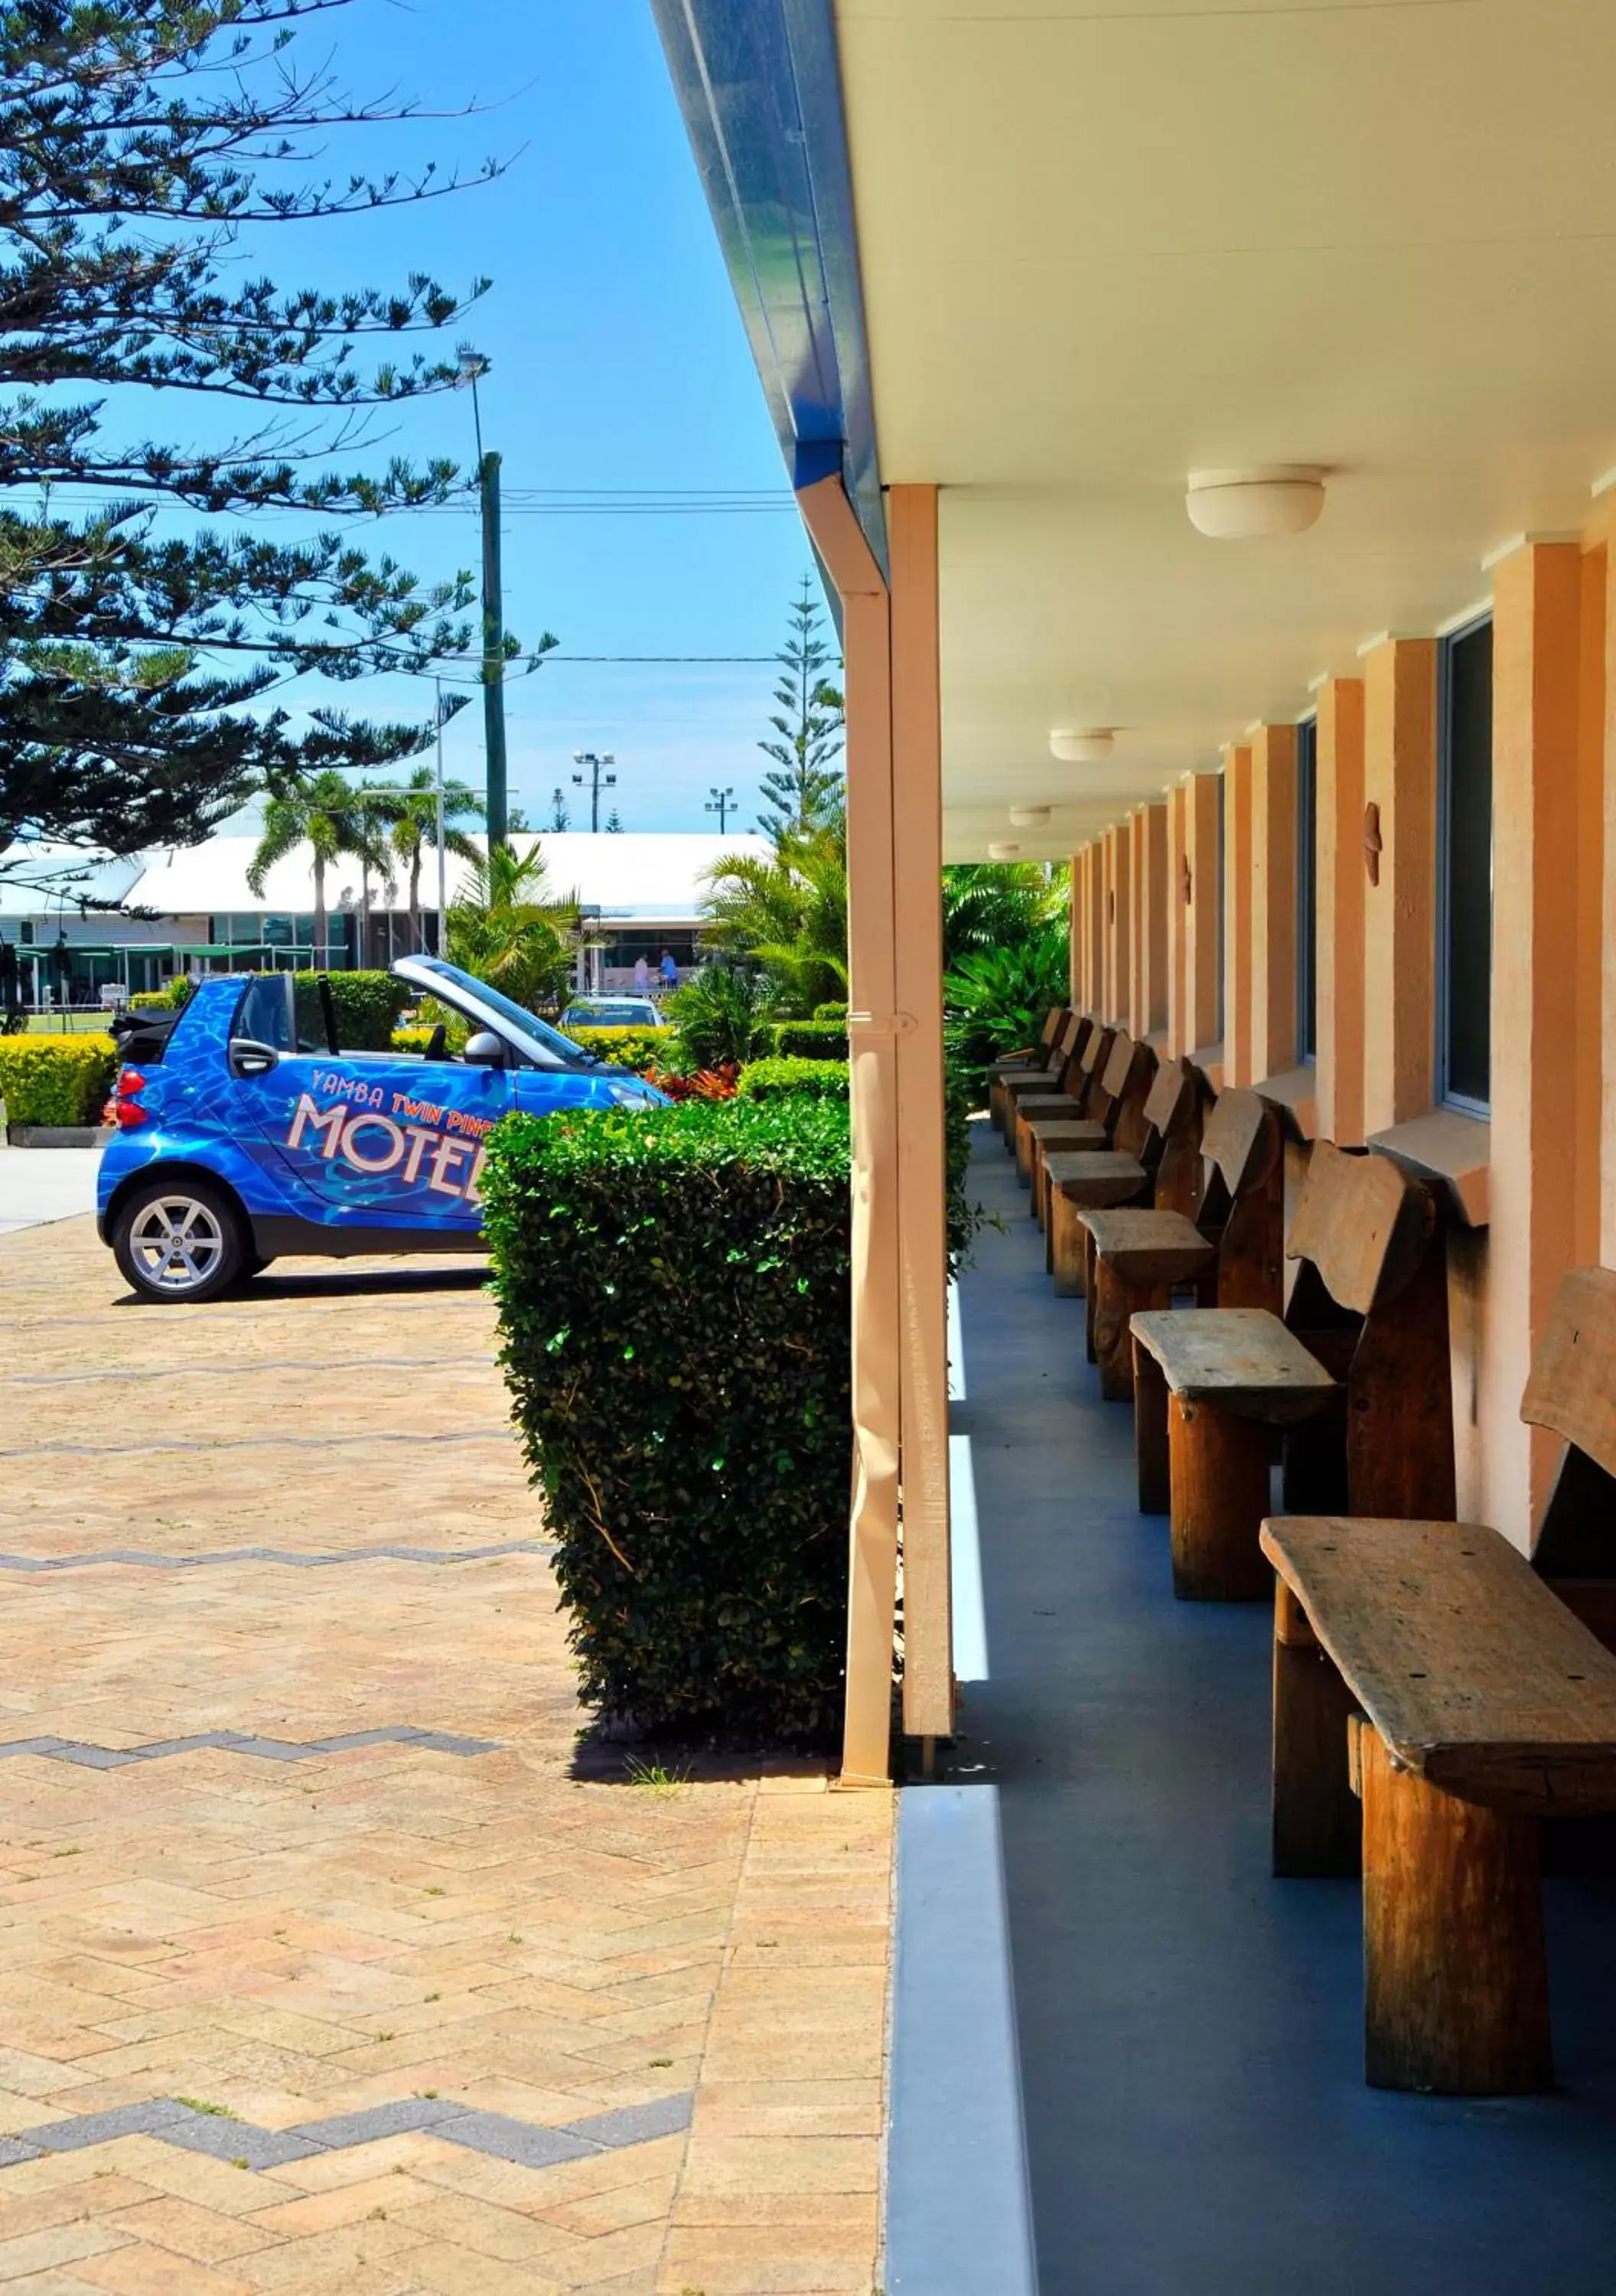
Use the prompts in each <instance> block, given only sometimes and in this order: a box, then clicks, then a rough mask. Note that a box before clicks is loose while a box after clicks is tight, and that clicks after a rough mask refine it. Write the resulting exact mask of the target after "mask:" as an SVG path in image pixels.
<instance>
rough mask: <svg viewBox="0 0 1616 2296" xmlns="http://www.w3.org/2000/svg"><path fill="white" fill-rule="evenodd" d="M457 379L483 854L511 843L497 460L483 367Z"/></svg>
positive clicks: (476, 365)
mask: <svg viewBox="0 0 1616 2296" xmlns="http://www.w3.org/2000/svg"><path fill="white" fill-rule="evenodd" d="M460 367H461V375H462V377H463V378H464V380H465V381H467V382H469V384H470V386H471V419H472V422H473V423H474V424H475V426H476V430H477V491H478V495H479V496H480V499H481V503H482V513H483V747H484V750H485V753H486V759H487V775H488V850H489V851H490V853H492V852H493V850H494V847H495V846H496V845H505V844H508V843H509V842H510V815H509V803H508V793H507V785H506V773H505V685H504V679H505V610H504V600H503V596H502V588H501V580H500V458H499V456H498V455H492V454H490V455H486V454H485V453H484V452H483V416H482V409H481V407H480V406H479V405H478V403H477V377H478V375H480V374H486V373H487V372H488V362H487V360H486V358H481V357H478V356H477V353H476V352H475V351H462V352H461V357H460Z"/></svg>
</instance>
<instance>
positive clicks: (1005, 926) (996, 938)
mask: <svg viewBox="0 0 1616 2296" xmlns="http://www.w3.org/2000/svg"><path fill="white" fill-rule="evenodd" d="M1071 874H1072V873H1071V870H1070V868H1069V867H1068V866H1067V865H1065V864H1062V865H1058V866H1057V867H1054V868H1050V867H1049V866H1048V865H1046V864H1045V863H1043V862H1041V861H1008V862H1006V861H965V862H956V863H954V864H952V865H951V866H950V867H948V868H946V869H944V871H943V971H944V972H950V971H951V969H952V968H953V967H954V966H955V965H956V964H959V960H960V958H961V957H962V956H968V955H990V954H992V951H994V950H996V949H1008V948H1016V947H1020V946H1021V945H1022V944H1023V943H1024V942H1025V941H1033V940H1037V939H1039V938H1040V937H1041V934H1042V933H1043V931H1044V930H1045V928H1046V927H1047V926H1049V925H1050V924H1061V925H1064V924H1065V920H1066V917H1067V914H1068V905H1069V902H1070V898H1071Z"/></svg>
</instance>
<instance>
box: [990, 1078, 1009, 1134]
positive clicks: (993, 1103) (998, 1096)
mask: <svg viewBox="0 0 1616 2296" xmlns="http://www.w3.org/2000/svg"><path fill="white" fill-rule="evenodd" d="M1007 1099H1008V1094H1007V1093H1006V1091H1005V1088H1004V1087H1003V1085H1002V1084H1000V1081H999V1079H998V1078H997V1077H995V1078H993V1081H992V1083H991V1084H990V1085H989V1087H988V1122H989V1123H990V1124H991V1125H992V1128H993V1129H994V1131H995V1132H1002V1131H1003V1130H1004V1104H1005V1102H1006V1100H1007Z"/></svg>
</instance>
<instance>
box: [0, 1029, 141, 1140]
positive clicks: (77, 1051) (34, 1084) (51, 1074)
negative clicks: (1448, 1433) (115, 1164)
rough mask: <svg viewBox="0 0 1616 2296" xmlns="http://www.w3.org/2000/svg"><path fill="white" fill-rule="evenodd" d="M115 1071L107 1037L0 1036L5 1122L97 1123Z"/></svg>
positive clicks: (0, 1088) (0, 1091) (113, 1049)
mask: <svg viewBox="0 0 1616 2296" xmlns="http://www.w3.org/2000/svg"><path fill="white" fill-rule="evenodd" d="M117 1074H118V1050H117V1047H116V1046H114V1044H113V1042H112V1039H111V1037H104V1036H99V1035H98V1036H83V1037H44V1036H21V1037H0V1100H4V1103H5V1120H6V1122H7V1123H8V1124H99V1123H100V1121H101V1111H102V1108H103V1107H104V1106H105V1104H106V1100H107V1095H109V1093H110V1091H111V1089H112V1079H113V1078H114V1077H115V1076H116V1075H117Z"/></svg>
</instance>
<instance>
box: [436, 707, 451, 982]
mask: <svg viewBox="0 0 1616 2296" xmlns="http://www.w3.org/2000/svg"><path fill="white" fill-rule="evenodd" d="M433 684H434V685H436V686H437V953H438V955H439V956H442V955H443V954H444V950H445V919H446V916H447V897H446V890H445V888H446V882H447V878H448V857H447V853H446V851H445V845H444V682H443V679H442V678H441V677H438V678H435V679H434V680H433Z"/></svg>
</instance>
